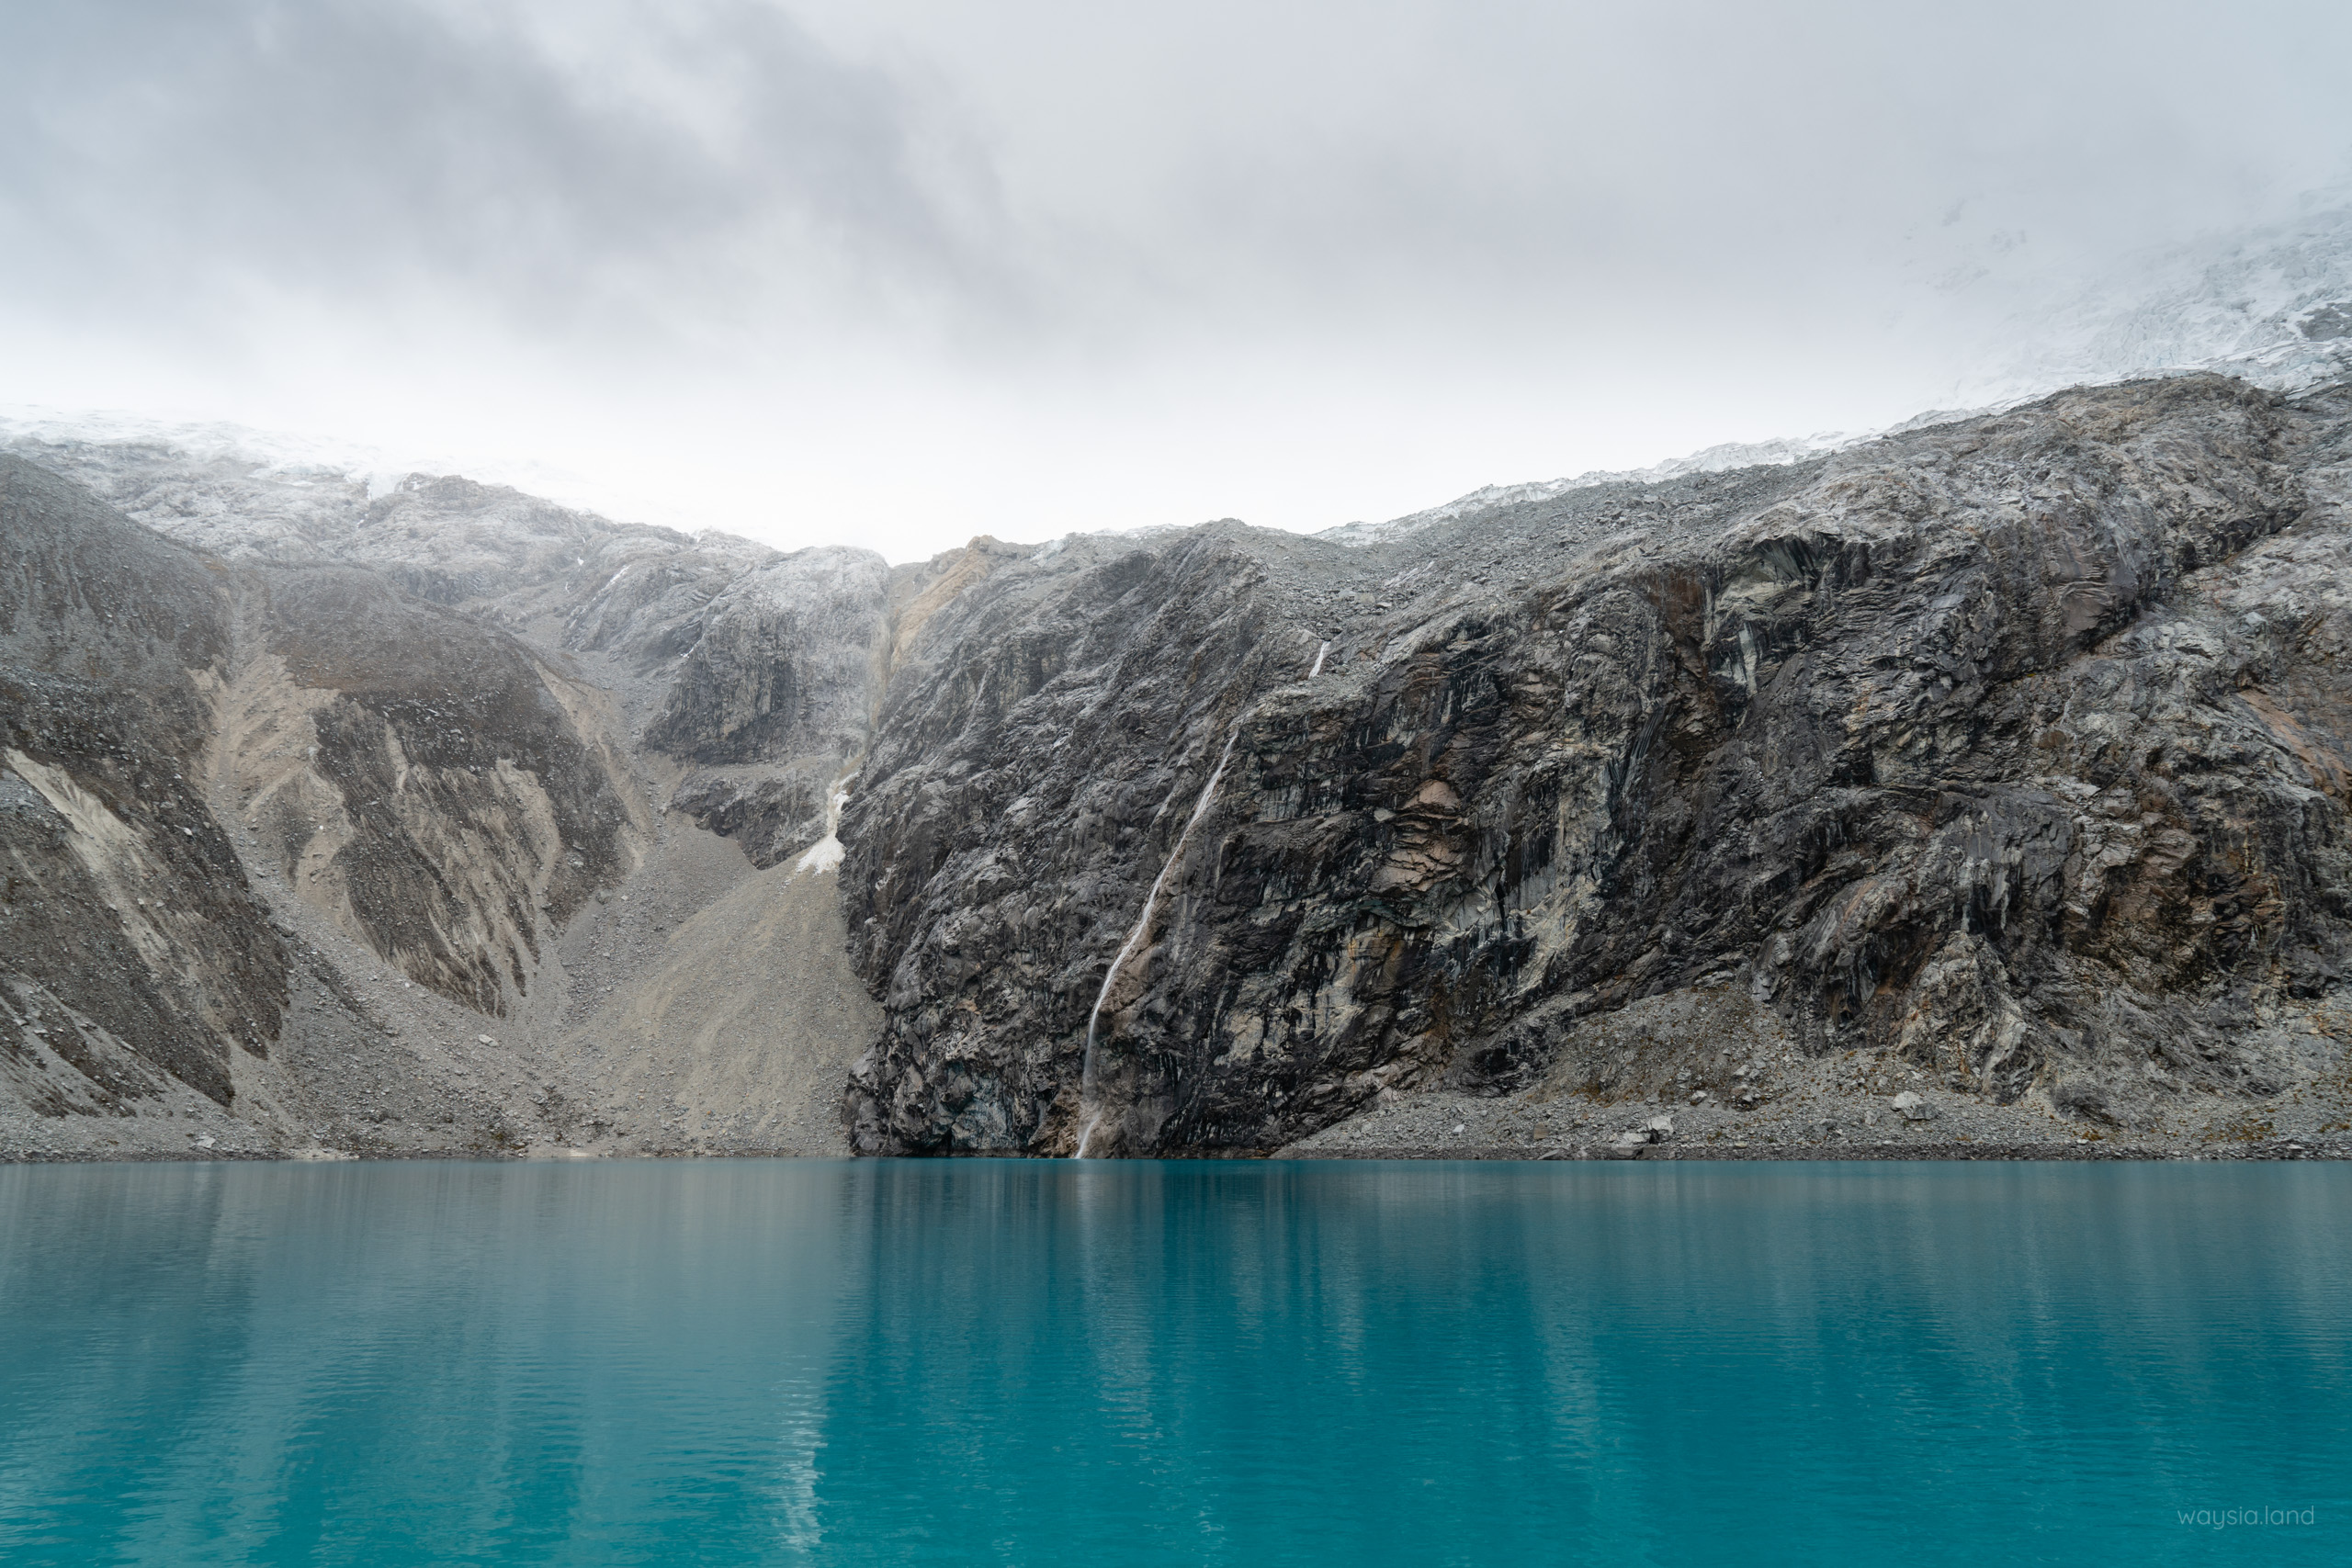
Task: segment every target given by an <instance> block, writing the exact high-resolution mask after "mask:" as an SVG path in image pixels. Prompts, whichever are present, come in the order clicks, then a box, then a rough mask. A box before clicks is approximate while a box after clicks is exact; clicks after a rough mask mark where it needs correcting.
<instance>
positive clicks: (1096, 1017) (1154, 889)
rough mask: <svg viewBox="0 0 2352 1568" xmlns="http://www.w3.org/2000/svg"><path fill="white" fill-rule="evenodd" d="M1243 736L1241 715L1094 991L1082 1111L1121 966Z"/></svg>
mask: <svg viewBox="0 0 2352 1568" xmlns="http://www.w3.org/2000/svg"><path fill="white" fill-rule="evenodd" d="M1238 739H1241V720H1240V719H1238V718H1237V719H1235V720H1234V721H1233V732H1232V733H1231V734H1230V735H1227V737H1226V738H1225V750H1223V751H1221V752H1219V753H1218V754H1217V759H1216V767H1215V768H1214V769H1212V770H1211V771H1210V773H1209V782H1208V783H1207V784H1203V785H1202V786H1201V798H1200V799H1199V801H1197V802H1196V803H1194V805H1193V814H1192V815H1191V816H1190V817H1188V818H1185V819H1184V827H1183V830H1182V832H1180V833H1178V834H1177V835H1176V847H1175V848H1173V849H1171V850H1170V851H1169V852H1168V859H1167V860H1166V862H1164V863H1162V864H1161V866H1160V868H1159V875H1158V876H1155V877H1153V878H1152V879H1151V891H1150V892H1148V893H1147V894H1145V895H1144V898H1143V913H1142V914H1140V915H1137V916H1136V923H1135V929H1134V930H1132V931H1129V932H1127V940H1126V941H1125V942H1121V943H1120V944H1119V951H1118V953H1116V954H1114V956H1113V957H1112V959H1111V967H1110V969H1109V970H1108V971H1107V972H1105V973H1104V975H1103V988H1102V989H1101V990H1099V991H1097V992H1095V993H1094V1006H1093V1007H1092V1008H1091V1009H1090V1010H1088V1012H1087V1014H1086V1055H1085V1056H1084V1057H1083V1058H1081V1060H1080V1066H1079V1072H1078V1105H1079V1109H1080V1111H1084V1110H1086V1108H1087V1107H1088V1106H1090V1105H1092V1104H1093V1102H1094V1032H1095V1029H1096V1026H1097V1025H1098V1024H1100V1023H1101V1021H1102V1019H1103V1003H1104V1002H1106V1001H1109V1000H1110V999H1111V987H1113V986H1114V985H1115V984H1116V983H1117V982H1118V978H1119V970H1120V968H1121V967H1122V966H1123V965H1124V964H1125V963H1126V961H1127V960H1128V959H1129V958H1130V957H1132V956H1133V955H1134V953H1135V951H1136V944H1137V943H1139V942H1142V941H1143V938H1144V933H1145V932H1146V931H1148V930H1150V929H1151V916H1152V911H1153V910H1154V909H1156V908H1159V892H1160V889H1161V888H1163V887H1165V886H1168V875H1169V874H1170V872H1172V871H1174V870H1175V869H1176V863H1177V862H1178V861H1180V860H1182V859H1183V857H1184V846H1185V845H1186V844H1188V843H1190V842H1191V841H1192V838H1193V829H1194V828H1196V827H1198V826H1199V825H1200V820H1201V818H1203V817H1205V816H1206V815H1208V809H1209V803H1210V802H1211V801H1213V800H1215V799H1216V786H1217V784H1218V783H1219V781H1221V780H1222V779H1223V778H1224V777H1225V765H1226V763H1227V762H1228V761H1232V760H1233V743H1234V742H1235V741H1237V740H1238ZM1102 1121H1103V1112H1102V1111H1101V1110H1100V1109H1099V1108H1098V1109H1097V1110H1096V1111H1095V1112H1094V1114H1093V1116H1092V1117H1091V1119H1090V1120H1089V1121H1088V1122H1087V1123H1086V1130H1085V1131H1084V1132H1083V1133H1081V1134H1079V1139H1078V1152H1077V1153H1076V1154H1075V1155H1073V1156H1070V1157H1071V1158H1073V1159H1084V1158H1085V1157H1086V1145H1088V1144H1089V1143H1090V1142H1091V1141H1092V1139H1093V1137H1094V1129H1095V1128H1096V1127H1097V1126H1099V1125H1100V1124H1101V1123H1102Z"/></svg>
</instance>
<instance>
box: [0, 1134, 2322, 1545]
mask: <svg viewBox="0 0 2352 1568" xmlns="http://www.w3.org/2000/svg"><path fill="white" fill-rule="evenodd" d="M2347 1219H2352V1170H2346V1169H2343V1168H2335V1167H2327V1166H2313V1165H2285V1166H2213V1165H2139V1166H2133V1165H2122V1166H2098V1165H2007V1166H2003V1165H1944V1166H1916V1167H1906V1166H1901V1165H1889V1164H1875V1163H1873V1164H1866V1165H1852V1166H1838V1165H1826V1164H1825V1165H1810V1166H1808V1165H1781V1164H1774V1165H1760V1166H1754V1167H1743V1166H1731V1165H1685V1166H1676V1165H1671V1164H1666V1165H1660V1164H1623V1165H1601V1166H1577V1165H1567V1164H1547V1165H1503V1164H1491V1165H1489V1164H1481V1165H1446V1164H1418V1163H1417V1164H1399V1165H1363V1164H1317V1163H1301V1164H1284V1163H1250V1162H1231V1163H1222V1162H1220V1163H1207V1164H1176V1163H1168V1164H1143V1163H1118V1162H1091V1161H1090V1162H1087V1163H1086V1164H1084V1165H1077V1164H1070V1163H1051V1164H1048V1163H1037V1162H996V1161H955V1162H930V1163H921V1162H892V1161H865V1162H856V1163H835V1162H820V1161H776V1162H727V1163H720V1162H709V1163H694V1164H654V1163H631V1164H620V1163H615V1164H598V1165H589V1166H550V1165H514V1164H497V1165H490V1164H484V1165H444V1164H371V1165H346V1166H336V1167H315V1166H312V1167H289V1166H235V1165H203V1166H144V1167H140V1166H86V1167H72V1168H59V1167H49V1168H38V1167H33V1168H28V1167H17V1168H6V1169H0V1562H6V1563H9V1564H12V1565H25V1564H35V1563H50V1562H56V1563H75V1564H81V1563H95V1562H121V1563H155V1564H173V1565H180V1564H204V1563H303V1564H341V1563H350V1564H365V1565H368V1568H383V1565H393V1564H407V1563H417V1564H425V1563H431V1564H444V1563H502V1564H503V1563H564V1564H606V1563H665V1564H666V1563H696V1564H732V1563H769V1562H774V1563H804V1562H805V1563H821V1564H865V1563H876V1564H880V1563H891V1564H898V1563H933V1562H935V1563H958V1564H962V1563H1004V1564H1057V1563H1072V1564H1076V1563H1085V1564H1119V1565H1127V1564H1158V1563H1233V1564H1252V1565H1256V1564H1269V1563H1290V1562H1299V1563H1306V1562H1312V1563H1326V1562H1328V1563H1350V1564H1387V1563H1397V1564H1416V1565H1419V1564H1442V1563H1464V1564H1502V1563H1513V1564H1516V1563H1553V1562H1559V1563H1575V1562H1611V1563H1625V1562H1659V1563H1665V1562H1677V1563H1686V1562H1725V1561H1730V1560H1734V1559H1736V1560H1737V1561H1738V1562H1741V1563H1742V1564H1743V1565H1758V1564H1773V1563H1805V1564H1818V1563H1848V1562H1851V1563H1872V1564H1876V1563H1883V1562H1894V1561H1898V1560H1899V1561H1902V1562H1908V1563H1942V1562H1953V1563H1959V1562H1967V1563H1971V1564H1982V1563H1988V1562H2135V1563H2140V1562H2148V1563H2166V1562H2199V1563H2201V1562H2254V1561H2261V1562H2313V1563H2319V1562H2326V1563H2340V1562H2346V1561H2352V1368H2348V1367H2347V1325H2352V1312H2348V1311H2347V1309H2348V1308H2352V1229H2348V1228H2347V1225H2346V1221H2347ZM2229 1509H2241V1510H2244V1509H2251V1510H2254V1511H2255V1512H2256V1515H2257V1517H2258V1518H2259V1519H2260V1520H2261V1521H2262V1522H2255V1523H2238V1524H2233V1525H2225V1526H2223V1527H2222V1528H2215V1526H2214V1524H2213V1523H2212V1522H2211V1519H2209V1521H2208V1522H2206V1523H2203V1524H2199V1523H2197V1522H2194V1521H2193V1520H2192V1521H2191V1522H2188V1523H2184V1522H2182V1519H2181V1516H2182V1515H2183V1514H2185V1513H2186V1514H2190V1515H2194V1514H2195V1513H2196V1512H2197V1511H2198V1510H2209V1511H2214V1512H2215V1513H2216V1514H2218V1512H2219V1511H2221V1510H2229ZM2274 1510H2278V1511H2285V1512H2286V1513H2287V1514H2288V1516H2289V1517H2290V1518H2291V1519H2292V1521H2293V1522H2289V1518H2278V1519H2275V1520H2274V1519H2272V1518H2271V1514H2272V1511H2274ZM2305 1519H2308V1521H2309V1522H2302V1521H2303V1520H2305Z"/></svg>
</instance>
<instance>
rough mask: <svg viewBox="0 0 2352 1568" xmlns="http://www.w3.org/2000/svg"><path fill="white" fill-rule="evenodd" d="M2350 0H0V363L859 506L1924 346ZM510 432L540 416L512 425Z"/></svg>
mask: <svg viewBox="0 0 2352 1568" xmlns="http://www.w3.org/2000/svg"><path fill="white" fill-rule="evenodd" d="M2347 58H2352V7H2347V6H2342V5H2340V4H2324V3H2312V4H2301V3H2298V4H2266V3H2262V0H2233V4H2231V5H2229V6H2219V5H2214V4H2211V3H2210V0H2209V3H2205V4H2199V5H2193V6H2191V5H2172V4H2165V3H2164V0H2132V3H2131V4H2106V3H2095V0H2094V3H2074V4H2069V3H2066V0H2056V3H2052V0H2032V3H2009V0H1980V3H1978V4H1973V5H1968V6H1956V5H1951V4H1948V3H1947V4H1937V5H1917V6H1907V5H1903V4H1899V3H1891V0H1871V3H1867V4H1863V3H1856V4H1840V3H1837V0H1823V3H1815V4H1805V5H1793V6H1773V5H1770V4H1761V5H1759V4H1753V3H1747V4H1728V3H1720V4H1719V3H1703V4H1702V3H1691V0H1645V3H1644V4H1640V5H1633V4H1619V5H1613V6H1589V5H1578V4H1558V5H1548V6H1546V5H1530V4H1510V5H1498V4H1487V3H1484V0H1442V3H1430V4H1422V3H1418V0H1416V3H1382V0H1351V3H1348V4H1340V3H1338V0H1315V3H1307V4H1283V3H1281V0H1249V3H1247V4H1239V3H1227V0H1189V3H1187V4H1185V5H1182V6H1173V5H1170V6H1106V5H1103V4H1102V3H1101V0H1091V3H1085V4H1080V3H1078V0H993V3H991V4H989V5H985V6H982V5H975V4H971V3H970V0H961V3H956V4H950V3H947V0H662V3H661V4H658V5H657V4H639V3H634V0H560V3H552V0H551V3H546V4H537V3H518V0H368V3H364V4H360V3H353V4H345V3H339V0H300V3H295V0H287V3H274V0H73V3H64V0H0V405H19V406H21V405H46V406H51V407H57V408H64V409H120V410H129V411H132V412H141V413H147V414H153V415H156V416H161V417H165V418H172V419H226V420H233V421H238V422H242V423H248V424H253V425H256V426H261V427H265V428H270V429H279V430H290V431H297V432H312V433H318V434H323V435H329V436H337V437H344V438H348V439H350V440H353V441H356V442H360V443H365V444H367V445H369V446H374V447H377V448H380V449H381V450H382V451H384V452H385V453H388V454H390V455H392V457H393V458H395V459H397V460H398V461H401V462H403V463H405V462H410V461H434V462H444V463H454V464H460V465H464V466H467V467H469V468H472V469H474V470H476V471H481V472H495V473H499V474H503V475H505V476H507V477H514V478H521V479H526V480H527V479H529V478H530V477H531V476H533V475H534V474H536V475H537V476H539V477H541V478H542V479H544V480H545V481H546V482H545V483H544V484H542V485H541V486H540V488H542V489H548V490H558V491H563V492H564V493H565V495H566V498H567V499H573V500H585V501H589V502H594V503H596V504H598V505H599V506H600V507H601V508H602V509H604V510H606V511H609V512H612V513H616V514H617V515H623V516H628V517H638V518H645V519H648V520H655V521H662V522H668V523H673V524H677V525H688V526H693V525H718V526H723V527H728V528H730V529H734V530H737V531H741V532H746V533H750V534H752V535H754V536H759V537H763V538H767V539H771V540H773V541H775V542H777V543H780V544H784V545H787V546H790V545H797V544H805V543H818V542H856V543H865V544H870V545H873V546H875V547H878V548H881V549H882V550H884V551H885V553H887V554H888V555H890V556H891V557H892V558H909V557H912V556H917V555H922V554H927V553H930V552H931V551H933V550H935V549H939V548H944V547H947V546H950V545H953V544H957V543H960V542H961V541H962V540H963V539H964V538H965V537H967V536H969V535H971V534H974V533H977V532H983V531H985V532H991V533H995V534H997V535H999V536H1004V537H1012V538H1043V537H1047V536H1053V535H1057V534H1059V533H1063V532H1066V531H1068V530H1070V529H1074V528H1096V527H1125V526H1132V525H1143V524H1161V523H1191V522H1196V521H1199V520H1201V519H1204V518H1209V517H1217V516H1227V515H1231V516H1239V517H1243V518H1246V519H1248V520H1250V521H1252V522H1258V523H1264V524H1269V525H1277V526H1283V527H1295V528H1314V527H1322V526H1328V525H1332V524H1336V523H1343V522H1348V521H1351V520H1354V519H1359V518H1366V519H1376V518H1382V517H1387V516H1392V515H1395V514H1397V513H1404V512H1408V511H1412V510H1415V509H1417V508H1419V507H1422V506H1426V505H1430V504H1433V503H1436V502H1442V501H1444V500H1447V499H1449V498H1450V497H1452V496H1454V495H1456V494H1459V493H1461V492H1463V491H1467V490H1470V489H1473V488H1475V487H1476V486H1477V485H1480V484H1484V483H1488V482H1503V481H1510V480H1519V479H1547V478H1552V477H1555V476H1557V475H1562V474H1570V473H1576V472H1579V471H1582V470H1584V469H1588V468H1624V467H1634V466H1639V465H1643V464H1646V463H1650V462H1653V461H1656V460H1657V459H1659V458H1663V457H1673V456H1679V455H1680V454H1683V453H1686V452H1689V451H1691V450H1693V449H1695V448H1698V447H1701V446H1708V445H1712V444H1713V443H1716V442H1720V441H1728V440H1754V439H1760V438H1766V437H1770V436H1775V435H1785V434H1805V433H1809V432H1813V431H1817V430H1824V429H1856V428H1871V427H1874V426H1877V425H1882V424H1884V423H1890V422H1892V421H1894V420H1897V419H1901V418H1903V417H1905V416H1907V415H1909V414H1912V413H1915V412H1920V411H1921V410H1923V409H1926V408H1929V407H1936V406H1949V403H1950V400H1951V397H1952V396H1953V395H1954V394H1955V391H1956V389H1958V387H1959V385H1960V382H1961V381H1962V378H1964V377H1965V376H1966V375H1967V374H1968V373H1969V367H1970V364H1971V356H1972V355H1977V354H1980V353H1981V352H1982V340H1981V334H1982V333H1983V332H1984V331H1985V323H1986V321H1988V320H1989V319H1990V317H1989V315H1988V311H1987V308H1986V305H1985V301H1986V300H1988V299H1992V298H1994V291H1995V290H1996V288H1998V287H2000V286H2002V285H2003V284H2004V282H2005V280H2007V281H2012V282H2013V281H2015V280H2018V279H2031V278H2042V279H2049V278H2059V277H2067V276H2083V275H2087V274H2093V273H2096V272H2097V270H2098V268H2099V267H2101V266H2102V265H2109V264H2110V263H2111V262H2112V260H2113V258H2115V257H2116V256H2118V255H2120V254H2124V253H2126V252H2130V251H2132V250H2135V249H2138V248H2141V247H2144V246H2148V245H2154V244H2162V243H2169V242H2176V241H2179V240H2182V239H2186V238H2188V237H2191V236H2194V235H2196V234H2199V233H2201V232H2209V231H2216V230H2222V229H2227V228H2231V227H2233V226H2239V225H2244V224H2247V223H2251V222H2256V221H2261V220H2267V219H2270V218H2274V217H2277V216H2280V215H2283V214H2284V213H2286V212H2289V211H2290V210H2291V209H2292V205H2293V201H2294V198H2295V197H2296V196H2297V194H2298V193H2300V192H2303V191H2306V190H2309V189H2311V188H2312V187H2314V186H2322V185H2324V184H2326V183H2328V182H2331V181H2340V180H2342V179H2344V178H2345V177H2346V174H2347V164H2346V154H2347V152H2352V92H2346V90H2345V88H2344V86H2343V82H2342V72H2343V62H2344V61H2345V60H2346V59H2347ZM533 465H537V467H536V468H535V467H533Z"/></svg>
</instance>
